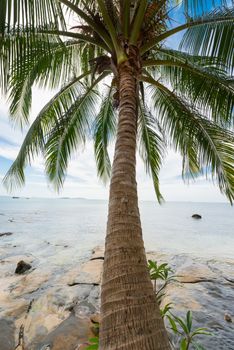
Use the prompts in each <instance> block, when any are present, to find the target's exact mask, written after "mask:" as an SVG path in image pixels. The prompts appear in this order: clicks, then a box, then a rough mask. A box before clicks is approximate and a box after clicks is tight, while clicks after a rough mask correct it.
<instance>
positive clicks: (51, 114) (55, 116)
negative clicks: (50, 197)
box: [4, 72, 91, 189]
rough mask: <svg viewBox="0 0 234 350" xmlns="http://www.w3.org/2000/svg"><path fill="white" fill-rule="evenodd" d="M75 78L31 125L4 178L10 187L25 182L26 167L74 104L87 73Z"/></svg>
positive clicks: (42, 148)
mask: <svg viewBox="0 0 234 350" xmlns="http://www.w3.org/2000/svg"><path fill="white" fill-rule="evenodd" d="M90 73H91V72H87V73H85V74H82V75H81V76H80V77H78V78H75V79H74V80H73V81H71V82H70V84H68V85H67V86H65V87H64V88H62V89H61V90H60V91H59V92H58V93H57V94H56V95H55V96H54V97H53V98H52V99H51V100H50V101H49V102H48V103H47V104H46V105H45V107H44V108H43V109H42V110H41V112H40V113H39V115H38V116H37V117H36V119H35V120H34V122H33V123H32V125H31V126H30V128H29V130H28V132H27V135H26V137H25V139H24V142H23V144H22V146H21V149H20V151H19V154H18V156H17V158H16V160H15V161H14V163H13V164H12V166H11V168H10V169H9V171H8V173H7V175H6V176H5V178H4V183H5V185H6V186H7V187H8V188H10V189H11V188H13V185H14V186H17V185H18V186H21V185H23V184H24V181H25V176H24V169H25V167H26V166H27V165H28V164H31V162H32V161H33V159H34V158H35V157H36V156H38V155H39V154H40V153H41V152H43V151H44V146H45V143H46V141H47V138H48V135H49V134H50V132H51V130H52V129H53V128H55V126H56V125H57V124H58V123H59V120H60V119H62V118H63V115H64V113H66V111H67V110H68V109H69V108H70V107H71V105H73V104H74V103H75V102H76V100H77V98H78V96H79V93H80V81H81V79H83V78H84V77H85V76H86V75H87V74H90Z"/></svg>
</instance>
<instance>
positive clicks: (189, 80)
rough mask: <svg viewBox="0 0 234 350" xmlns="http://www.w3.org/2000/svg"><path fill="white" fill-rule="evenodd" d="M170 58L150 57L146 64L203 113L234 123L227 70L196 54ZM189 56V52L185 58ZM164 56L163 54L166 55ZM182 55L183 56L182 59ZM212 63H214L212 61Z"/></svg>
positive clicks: (233, 92) (233, 96)
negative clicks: (154, 58)
mask: <svg viewBox="0 0 234 350" xmlns="http://www.w3.org/2000/svg"><path fill="white" fill-rule="evenodd" d="M178 56H179V55H178V53H177V54H176V57H172V53H171V58H170V59H161V60H148V61H145V62H144V63H143V64H144V66H146V67H147V66H148V72H150V69H149V67H150V66H153V70H152V69H151V74H152V75H153V76H154V78H155V79H159V78H160V79H161V81H163V82H164V84H167V85H169V86H171V87H172V88H173V90H175V91H177V94H180V96H182V97H183V98H186V99H187V100H189V101H190V103H192V104H193V105H194V106H196V107H197V108H199V109H200V111H201V112H202V113H203V114H206V116H209V118H210V119H213V120H214V121H215V122H218V123H220V124H221V125H225V126H227V125H229V126H232V125H233V116H234V89H233V86H232V78H231V77H230V76H229V75H227V72H225V70H224V69H221V68H220V67H217V66H216V65H214V64H213V63H212V61H213V60H211V62H209V61H208V60H209V58H208V59H206V58H205V59H201V58H200V60H199V59H198V58H197V57H195V58H193V57H191V56H189V57H187V58H186V61H183V58H184V55H181V57H178ZM186 56H188V55H185V57H186ZM162 58H163V56H162ZM178 58H179V59H178ZM210 63H211V64H210Z"/></svg>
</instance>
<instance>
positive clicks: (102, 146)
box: [94, 87, 116, 183]
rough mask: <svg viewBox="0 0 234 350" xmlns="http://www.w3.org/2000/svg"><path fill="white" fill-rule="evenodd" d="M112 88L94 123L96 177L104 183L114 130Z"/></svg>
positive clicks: (108, 172)
mask: <svg viewBox="0 0 234 350" xmlns="http://www.w3.org/2000/svg"><path fill="white" fill-rule="evenodd" d="M112 92H113V87H110V88H109V91H108V92H107V94H105V95H104V98H103V100H102V104H101V106H100V109H99V113H98V115H97V116H96V118H95V122H94V149H95V158H96V163H97V170H98V175H99V176H100V178H101V179H102V180H103V181H104V183H105V182H106V181H107V180H108V179H109V177H110V172H111V162H110V158H109V154H108V149H107V148H108V145H109V143H110V141H111V140H112V139H113V137H114V135H115V130H116V115H115V112H114V108H113V99H112Z"/></svg>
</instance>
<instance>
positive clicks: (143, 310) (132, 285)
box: [100, 61, 170, 350]
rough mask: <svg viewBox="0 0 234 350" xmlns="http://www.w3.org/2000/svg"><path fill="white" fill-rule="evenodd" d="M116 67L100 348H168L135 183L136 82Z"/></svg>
mask: <svg viewBox="0 0 234 350" xmlns="http://www.w3.org/2000/svg"><path fill="white" fill-rule="evenodd" d="M135 74H136V72H135V70H134V68H133V67H132V66H131V64H130V63H129V61H128V62H125V63H124V64H122V65H121V66H120V68H119V92H120V105H119V121H118V132H117V141H116V146H115V155H114V162H113V168H112V177H111V185H110V198H109V215H108V223H107V236H106V244H105V260H104V271H103V280H102V292H101V318H102V321H101V328H100V350H113V349H121V350H159V349H160V350H164V349H167V350H168V349H170V346H169V342H168V338H167V333H166V330H165V328H164V324H163V321H162V318H161V316H160V312H159V307H158V304H157V301H156V297H155V293H154V292H153V286H152V283H151V280H150V277H149V273H148V269H147V261H146V255H145V249H144V243H143V240H142V230H141V222H140V215H139V209H138V198H137V184H136V171H135V168H136V133H137V89H138V87H137V81H136V78H135V77H136V75H135Z"/></svg>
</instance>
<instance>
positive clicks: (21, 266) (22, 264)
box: [15, 260, 32, 275]
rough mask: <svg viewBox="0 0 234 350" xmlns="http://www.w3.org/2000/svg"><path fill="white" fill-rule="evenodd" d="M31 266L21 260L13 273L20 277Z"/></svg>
mask: <svg viewBox="0 0 234 350" xmlns="http://www.w3.org/2000/svg"><path fill="white" fill-rule="evenodd" d="M31 268H32V266H31V265H30V264H28V263H26V262H25V261H24V260H21V261H19V262H18V264H17V267H16V269H15V273H17V274H18V275H22V274H23V273H25V272H26V271H28V270H30V269H31Z"/></svg>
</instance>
